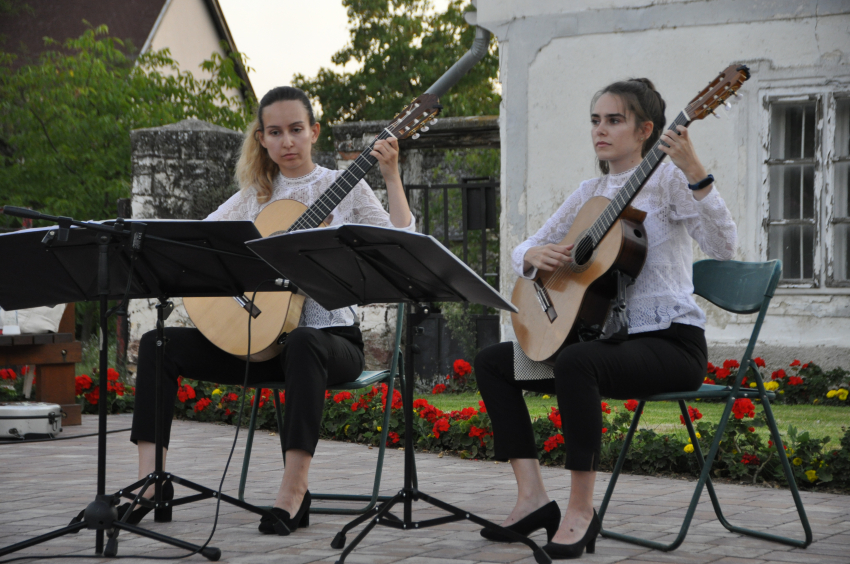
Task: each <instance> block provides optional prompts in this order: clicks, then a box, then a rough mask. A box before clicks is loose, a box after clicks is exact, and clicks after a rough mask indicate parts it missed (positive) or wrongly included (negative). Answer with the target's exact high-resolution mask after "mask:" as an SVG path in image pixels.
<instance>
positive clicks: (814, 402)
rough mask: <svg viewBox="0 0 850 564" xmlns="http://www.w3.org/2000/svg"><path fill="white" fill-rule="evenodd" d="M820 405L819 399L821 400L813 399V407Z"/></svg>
mask: <svg viewBox="0 0 850 564" xmlns="http://www.w3.org/2000/svg"><path fill="white" fill-rule="evenodd" d="M819 403H820V399H819V398H815V399H813V400H812V405H817V404H819Z"/></svg>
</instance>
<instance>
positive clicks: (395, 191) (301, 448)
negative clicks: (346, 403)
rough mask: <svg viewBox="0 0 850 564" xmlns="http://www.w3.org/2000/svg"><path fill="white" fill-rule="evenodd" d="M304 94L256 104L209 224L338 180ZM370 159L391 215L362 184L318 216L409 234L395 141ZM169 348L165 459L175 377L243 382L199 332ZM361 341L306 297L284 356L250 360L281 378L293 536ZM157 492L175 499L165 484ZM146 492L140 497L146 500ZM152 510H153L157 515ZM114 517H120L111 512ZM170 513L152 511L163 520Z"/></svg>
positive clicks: (174, 331)
mask: <svg viewBox="0 0 850 564" xmlns="http://www.w3.org/2000/svg"><path fill="white" fill-rule="evenodd" d="M319 132H320V125H319V123H318V122H316V118H315V116H314V115H313V109H312V106H311V104H310V100H309V99H308V98H307V95H306V94H305V93H304V92H302V91H301V90H299V89H297V88H293V87H291V86H282V87H278V88H274V89H272V90H270V91H269V92H268V93H267V94H266V95H265V96H263V99H262V100H261V101H260V105H259V108H258V110H257V118H256V120H254V122H253V123H252V124H251V125H250V126H249V127H248V130H247V132H246V134H245V140H244V143H243V146H242V154H241V157H240V159H239V163H238V165H237V178H238V180H239V183H240V186H241V190H240V191H239V192H237V193H236V194H234V195H233V196H232V197H231V198H230V199H229V200H227V201H226V202H225V203H224V204H222V205H221V206H220V207H219V208H218V209H217V210H216V211H214V212H213V213H212V214H210V216H209V217H207V220H210V221H221V220H248V221H254V220H255V219H256V217H257V215H258V214H259V213H260V212H261V211H262V210H263V209H264V208H265V207H266V206H267V205H269V204H270V203H271V202H274V201H277V200H282V199H290V200H296V201H298V202H300V203H302V204H304V205H306V206H309V205H310V204H312V203H313V202H314V201H315V200H316V199H317V198H319V197H320V196H321V195H322V193H324V192H325V191H326V190H327V189H328V188H329V187H330V186H331V185H332V184H333V183H334V181H335V180H336V179H337V177H338V176H339V175H340V174H342V171H335V170H329V169H327V168H324V167H321V166H318V165H316V164H315V163H314V162H313V159H312V148H313V145H314V144H315V143H316V141H317V140H318V138H319ZM371 155H372V156H373V157H375V159H377V161H378V164H379V165H380V168H381V173H382V175H383V177H384V181H385V183H386V186H387V195H388V200H389V208H390V211H389V213H387V211H385V210H384V207H383V206H382V205H381V203H380V201H379V200H378V198H377V197H376V196H375V194H374V192H373V191H372V189H371V188H370V187H369V186H368V184H366V182H365V181H362V180H361V181H360V182H359V183H358V184H357V185H356V186H355V187H354V188H353V189H352V190H351V192H350V193H349V194H348V195H347V196H346V197H345V198H344V199H343V200H342V202H340V204H339V205H338V206H337V207H336V209H334V210H333V212H332V213H331V214H330V215H329V216H328V217H327V218H326V220H325V221H326V222H327V223H329V224H330V225H339V224H342V223H366V224H370V225H378V226H382V227H391V228H396V229H402V230H406V231H413V229H414V225H415V224H414V219H413V216H412V214H411V213H410V208H409V207H408V204H407V199H406V197H405V195H404V188H403V186H402V182H401V177H400V175H399V170H398V141H397V140H396V139H395V138H393V137H390V138H389V139H386V140H378V141H376V142H375V145H374V150H373V151H372V153H371ZM165 334H166V338H167V340H168V346H167V347H165V349H164V351H165V352H164V357H165V358H164V361H163V382H162V387H163V399H164V402H163V403H164V408H163V410H162V411H163V412H164V413H163V420H162V425H163V429H164V448H163V460H165V453H166V452H167V449H168V444H169V435H170V429H171V420H172V418H173V405H174V398H175V396H176V395H177V389H178V384H177V379H178V377H179V376H183V377H185V378H191V379H196V380H206V381H214V382H218V383H222V384H242V382H243V376H242V375H243V373H244V361H242V360H240V359H238V358H236V357H234V356H231V355H229V354H228V353H225V352H224V351H222V350H221V349H219V348H217V347H216V346H215V345H213V344H212V343H211V342H209V341H208V340H207V339H206V338H205V337H204V336H203V335H202V334H201V333H200V331H198V330H197V329H192V328H167V329H166V330H165ZM155 341H156V336H155V333H154V332H150V333H146V334H145V335H144V336H143V337H142V340H141V344H140V347H139V364H138V372H137V376H136V382H137V387H136V409H135V413H134V415H133V428H132V433H131V437H130V440H131V441H133V442H134V443H136V444H137V445H138V449H139V477H140V478H142V477H144V476H147V475H148V474H149V473H151V472H153V471H154V465H155V459H156V448H155V445H154V440H155V437H154V426H155V425H154V424H155V421H154V415H155V401H154V393H155V381H154V378H155V372H156V370H155V350H156V345H155ZM363 366H364V357H363V339H362V336H361V333H360V328H359V323H358V322H357V314H356V311H355V310H354V308H343V309H338V310H333V311H328V310H326V309H324V308H323V307H322V306H320V305H319V304H318V303H316V302H315V301H313V300H311V299H310V298H307V299H306V300H305V302H304V306H303V310H302V315H301V320H300V323H299V327H298V328H296V329H295V330H293V331H291V332H290V333H289V334H288V335H287V338H286V346H285V347H284V349H283V352H282V353H281V354H280V355H279V356H278V357H276V358H273V359H271V360H267V361H264V362H256V363H252V364H251V370H250V376H249V380H248V381H249V383H256V382H264V381H266V382H267V381H279V382H284V385H285V388H284V389H285V392H286V396H285V397H286V406H287V408H286V413H285V417H284V427H285V432H284V436H283V443H284V450H285V453H286V454H285V456H286V465H285V469H284V472H283V478H282V480H281V484H280V488H279V490H278V493H277V497H276V498H275V500H274V503H273V508H272V512H273V513H274V514H275V515H276V516H277V517H278V518H280V519H281V520H282V521H283V522H284V523H285V524H286V525H287V527H288V528H289V530H290V531H295V530H297V529H298V528H299V527H306V526H308V525H309V522H310V521H309V511H310V492H309V490H308V473H309V469H310V463H311V462H312V459H313V454H314V453H315V450H316V445H317V443H318V440H319V428H320V424H321V419H322V408H323V406H324V398H325V390H326V388H327V387H328V386H333V385H337V384H341V383H344V382H351V381H354V380H356V379H357V377H358V376H359V375H360V373H361V372H362V370H363ZM163 490H164V496H166V497H169V498H170V496H173V486H172V485H171V483H170V482H166V484H165V486H164V488H163ZM153 491H154V490H153V488H148V490H147V491H146V492H145V493H146V495H147V496H152V495H153ZM149 511H150V510H149V509H147V508H138V509H136V510H135V511H134V512H133V513H132V515H131V516H130V518H129V519H128V521H129V522H131V523H138V522H139V520H141V518H142V517H143V516H144V515H145V514H146V513H148V512H149ZM158 511H159V510H158ZM119 515H122V513H120V512H119ZM169 519H170V508H167V509H165V510H163V513H162V514H159V515H157V520H160V521H162V520H169ZM273 525H274V523H273V522H272V521H270V520H262V521H261V522H260V527H259V529H260V531H261V532H263V533H274V526H273Z"/></svg>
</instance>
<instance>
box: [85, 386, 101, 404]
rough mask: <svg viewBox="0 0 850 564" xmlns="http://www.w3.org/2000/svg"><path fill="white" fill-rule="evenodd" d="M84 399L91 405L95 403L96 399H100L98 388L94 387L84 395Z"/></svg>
mask: <svg viewBox="0 0 850 564" xmlns="http://www.w3.org/2000/svg"><path fill="white" fill-rule="evenodd" d="M84 397H85V398H86V401H87V402H89V403H90V404H92V405H97V402H98V400H99V399H100V388H95V389H93V390H92V391H90V392H89V393H87V394H85V396H84Z"/></svg>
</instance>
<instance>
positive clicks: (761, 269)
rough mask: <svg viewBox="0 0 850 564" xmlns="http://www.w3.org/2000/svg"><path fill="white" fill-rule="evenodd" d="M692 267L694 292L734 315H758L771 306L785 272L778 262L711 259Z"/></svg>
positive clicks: (696, 263)
mask: <svg viewBox="0 0 850 564" xmlns="http://www.w3.org/2000/svg"><path fill="white" fill-rule="evenodd" d="M693 268H694V293H695V294H697V295H699V296H702V297H703V298H705V299H707V300H708V301H710V302H711V303H713V304H714V305H716V306H719V307H722V308H723V309H725V310H727V311H731V312H733V313H755V312H757V311H759V310H760V309H761V308H762V306H763V305H766V304H767V303H769V301H770V298H772V297H773V293H774V291H775V290H776V286H777V284H779V276H780V274H781V273H782V263H781V262H780V261H778V260H771V261H768V262H739V261H736V260H723V261H719V260H710V259H709V260H701V261H698V262H695V263H694V267H693ZM765 298H767V299H765Z"/></svg>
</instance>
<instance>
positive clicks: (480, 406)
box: [478, 400, 487, 413]
mask: <svg viewBox="0 0 850 564" xmlns="http://www.w3.org/2000/svg"><path fill="white" fill-rule="evenodd" d="M478 412H479V413H487V408H486V407H485V406H484V402H483V401H480V400H479V401H478Z"/></svg>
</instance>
